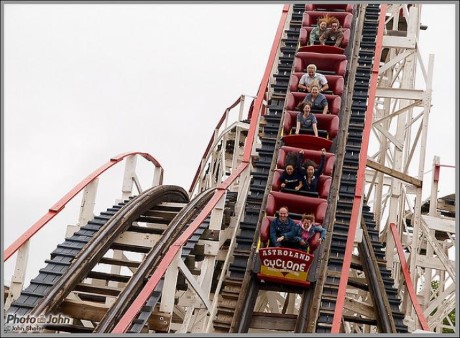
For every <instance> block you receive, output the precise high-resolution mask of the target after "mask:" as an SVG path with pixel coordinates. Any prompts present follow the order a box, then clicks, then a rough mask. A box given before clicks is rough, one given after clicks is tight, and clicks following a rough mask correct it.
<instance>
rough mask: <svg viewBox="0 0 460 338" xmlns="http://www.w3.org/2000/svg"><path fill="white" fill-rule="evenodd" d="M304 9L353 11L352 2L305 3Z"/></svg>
mask: <svg viewBox="0 0 460 338" xmlns="http://www.w3.org/2000/svg"><path fill="white" fill-rule="evenodd" d="M305 10H306V11H323V12H324V11H326V12H329V13H330V12H334V13H333V15H335V13H336V12H348V13H352V12H353V5H352V4H306V5H305Z"/></svg>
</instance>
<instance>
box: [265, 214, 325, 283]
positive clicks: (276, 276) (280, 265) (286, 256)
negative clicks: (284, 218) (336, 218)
mask: <svg viewBox="0 0 460 338" xmlns="http://www.w3.org/2000/svg"><path fill="white" fill-rule="evenodd" d="M274 218H275V217H270V216H266V217H264V218H263V219H262V223H261V226H260V244H261V247H259V251H258V255H259V261H260V262H259V263H260V267H258V268H257V271H258V273H257V278H258V279H259V280H261V281H264V282H265V281H268V282H275V283H281V284H289V285H295V286H301V287H309V286H310V282H309V281H308V280H307V277H308V271H309V269H310V266H311V264H312V263H313V260H314V257H315V256H314V255H313V254H311V253H307V252H305V251H302V250H297V249H292V248H285V247H277V248H275V247H270V246H269V242H270V223H271V222H272V221H273V219H274ZM295 222H296V223H298V221H295ZM319 238H320V233H319V232H317V233H315V235H314V237H313V238H312V239H311V241H310V250H311V251H310V252H312V253H314V252H315V250H316V248H317V247H318V246H319V244H320V242H319Z"/></svg>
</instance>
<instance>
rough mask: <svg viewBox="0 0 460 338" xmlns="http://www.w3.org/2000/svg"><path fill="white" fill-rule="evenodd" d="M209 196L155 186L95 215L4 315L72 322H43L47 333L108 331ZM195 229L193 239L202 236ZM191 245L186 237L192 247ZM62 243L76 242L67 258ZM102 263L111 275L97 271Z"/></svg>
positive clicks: (56, 254)
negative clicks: (53, 317) (57, 315)
mask: <svg viewBox="0 0 460 338" xmlns="http://www.w3.org/2000/svg"><path fill="white" fill-rule="evenodd" d="M212 193H213V189H210V190H207V191H205V192H203V193H201V194H200V195H198V196H197V197H196V198H194V199H193V200H192V201H191V202H190V203H188V194H187V193H186V192H185V190H184V189H182V188H179V187H174V186H158V187H154V188H152V189H150V190H148V191H146V192H145V193H143V194H141V195H139V196H137V197H134V198H132V199H131V201H130V202H129V203H126V202H125V204H126V205H125V206H124V207H123V208H122V205H119V206H118V207H117V208H116V209H115V208H114V209H115V210H117V211H115V210H109V213H103V216H104V218H103V221H100V220H99V219H100V218H101V217H96V218H95V219H94V220H93V221H91V222H89V224H88V225H87V226H85V227H82V229H80V230H79V231H78V232H76V233H75V234H74V236H72V237H71V238H70V239H68V240H67V241H66V242H65V243H64V245H59V246H58V249H57V250H55V252H53V254H52V263H50V264H49V265H48V266H47V268H46V269H42V270H41V271H40V273H41V274H40V275H39V277H37V278H35V279H34V281H33V283H31V287H29V288H28V289H26V290H24V292H23V294H22V295H21V297H20V298H19V299H18V300H17V301H16V302H15V303H13V305H12V306H11V308H10V309H9V313H11V314H17V315H24V314H25V313H28V312H30V313H31V315H35V316H47V315H48V314H51V313H61V314H63V315H65V316H68V317H70V318H72V319H73V324H68V323H65V324H62V323H59V324H47V325H45V327H44V328H46V329H48V330H54V331H60V332H104V331H106V330H109V329H110V328H111V327H112V326H113V324H114V323H116V317H117V316H119V315H120V314H121V313H123V310H124V309H125V307H126V306H127V305H129V303H130V301H132V299H133V298H135V297H136V294H137V292H138V291H139V289H140V288H141V287H142V286H143V283H144V282H145V280H146V279H147V278H148V276H149V274H151V272H152V270H154V269H155V266H156V264H157V263H158V261H159V260H161V255H162V254H163V253H164V252H165V250H166V249H167V248H168V247H169V245H171V243H172V242H173V241H174V240H175V239H176V238H177V237H178V236H179V235H180V234H181V233H182V232H183V231H184V229H185V228H186V226H187V224H188V223H189V222H190V221H191V220H193V218H194V217H195V216H196V214H197V213H198V212H199V211H200V210H201V209H202V208H203V206H204V205H206V203H207V202H208V201H209V198H210V197H211V196H212ZM200 231H201V232H200ZM200 231H199V232H200V233H199V234H198V237H199V236H200V235H201V233H202V232H203V230H202V229H201V230H200ZM102 239H103V240H102ZM196 241H197V239H196V238H193V237H192V238H191V239H190V243H192V244H194V243H196ZM67 242H69V243H74V242H77V243H79V244H78V248H79V249H80V250H78V252H76V250H75V249H73V251H71V252H70V253H71V254H72V255H69V249H68V247H71V248H72V247H73V246H72V245H71V244H70V245H69V244H67ZM191 247H192V248H193V245H192V246H191ZM56 251H57V252H56ZM109 256H112V257H109ZM55 262H58V264H56V263H55ZM64 262H65V263H64ZM59 263H60V264H59ZM104 265H105V266H106V267H108V268H109V269H110V272H107V271H101V269H100V268H101V266H104ZM56 267H58V268H59V269H57V268H56ZM106 270H107V269H106ZM117 270H118V271H117ZM44 273H48V275H43V274H44ZM49 275H51V276H53V277H54V279H53V280H51V279H50V278H49V277H48V276H49ZM39 282H42V283H39ZM32 288H33V290H32ZM37 291H39V292H37ZM40 291H41V292H40ZM40 299H41V301H39V300H40ZM152 318H155V317H154V316H153V317H152ZM85 322H86V323H85ZM83 323H85V324H86V325H83ZM88 323H90V324H89V325H88ZM94 326H95V328H94ZM153 327H155V325H153ZM156 328H158V324H156Z"/></svg>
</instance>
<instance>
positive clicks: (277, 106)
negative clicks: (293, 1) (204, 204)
mask: <svg viewBox="0 0 460 338" xmlns="http://www.w3.org/2000/svg"><path fill="white" fill-rule="evenodd" d="M303 10H304V5H293V10H292V12H291V13H290V17H289V18H288V22H289V26H288V27H287V29H286V30H285V32H284V37H283V38H282V40H281V44H280V48H279V51H278V53H279V58H278V60H279V62H278V64H277V70H275V72H274V73H276V74H277V75H274V76H275V78H276V83H275V84H274V86H273V88H274V90H275V91H276V95H273V96H272V97H271V98H270V99H269V103H268V114H267V115H265V116H264V118H265V122H266V123H265V124H264V128H263V133H264V134H263V135H262V137H261V143H262V144H261V147H260V148H259V149H258V150H257V153H258V158H257V161H256V162H255V166H254V170H253V171H252V173H251V175H252V180H251V185H250V188H249V189H250V193H249V195H248V197H247V200H246V206H245V216H244V221H243V222H241V223H240V233H239V235H238V236H237V237H236V247H235V250H234V251H233V257H234V258H233V262H232V263H231V264H230V267H229V273H228V275H227V276H226V278H225V279H224V282H223V288H222V291H221V293H220V297H221V300H220V301H219V306H218V310H217V315H216V317H215V319H214V320H213V326H214V329H215V330H216V331H217V332H229V331H234V330H235V328H236V327H237V326H238V323H239V321H240V320H241V319H242V318H244V317H245V316H246V315H247V314H246V312H245V310H243V309H242V306H243V305H244V301H243V300H244V299H245V298H246V297H248V295H249V297H253V295H254V294H257V292H256V291H255V290H254V289H253V288H254V287H256V284H255V282H254V280H253V278H254V276H253V275H252V273H251V272H249V273H248V272H247V271H251V269H250V268H249V270H248V267H251V266H252V258H253V257H252V256H251V255H253V243H254V239H255V238H258V229H257V226H258V223H259V214H260V211H261V209H263V205H264V204H265V202H266V201H265V199H266V189H267V184H268V182H269V181H270V179H271V177H272V175H271V174H270V172H271V171H270V168H271V167H272V162H273V161H274V157H273V156H274V154H275V149H276V148H277V138H278V134H279V130H280V127H281V126H282V123H281V121H282V116H283V106H284V98H285V96H286V92H287V88H288V82H289V77H290V72H291V68H292V64H293V61H294V56H295V51H296V47H297V41H298V35H299V30H300V21H301V18H302V13H303ZM245 276H247V277H246V279H245Z"/></svg>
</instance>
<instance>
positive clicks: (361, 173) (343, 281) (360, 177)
mask: <svg viewBox="0 0 460 338" xmlns="http://www.w3.org/2000/svg"><path fill="white" fill-rule="evenodd" d="M386 8H387V6H386V5H384V4H382V5H380V19H379V26H378V31H377V37H376V45H375V55H374V65H373V67H372V74H371V80H370V83H369V100H368V103H367V111H366V121H365V124H364V130H363V142H362V144H361V152H360V154H359V167H358V173H357V178H356V190H355V197H354V200H353V207H352V210H351V217H350V227H349V228H348V236H347V238H348V240H347V245H346V247H345V255H344V258H343V265H342V274H341V277H340V282H339V289H338V291H337V302H336V305H335V312H334V318H333V320H332V328H331V333H339V332H340V324H341V322H342V313H343V309H344V307H345V295H346V291H347V285H348V277H349V275H350V265H351V256H352V253H353V246H354V239H355V234H356V228H357V226H358V221H359V215H360V214H361V210H360V208H361V205H362V199H363V189H364V178H365V174H366V172H365V170H366V160H367V150H368V147H369V138H370V132H371V126H372V117H373V110H374V102H375V93H376V90H377V80H378V75H379V63H380V56H381V54H382V41H383V30H384V27H385V14H386Z"/></svg>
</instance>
